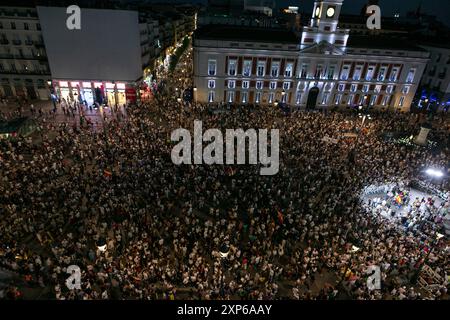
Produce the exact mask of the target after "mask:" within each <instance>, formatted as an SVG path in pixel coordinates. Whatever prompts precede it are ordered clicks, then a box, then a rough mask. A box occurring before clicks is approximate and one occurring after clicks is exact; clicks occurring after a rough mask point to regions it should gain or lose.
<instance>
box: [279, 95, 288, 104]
mask: <svg viewBox="0 0 450 320" xmlns="http://www.w3.org/2000/svg"><path fill="white" fill-rule="evenodd" d="M287 98H288V95H287V94H283V95H282V96H281V102H283V103H286V102H287Z"/></svg>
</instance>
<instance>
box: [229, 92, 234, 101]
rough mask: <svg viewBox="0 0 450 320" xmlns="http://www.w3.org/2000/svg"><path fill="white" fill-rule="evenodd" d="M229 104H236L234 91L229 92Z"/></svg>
mask: <svg viewBox="0 0 450 320" xmlns="http://www.w3.org/2000/svg"><path fill="white" fill-rule="evenodd" d="M228 102H229V103H232V102H234V91H228Z"/></svg>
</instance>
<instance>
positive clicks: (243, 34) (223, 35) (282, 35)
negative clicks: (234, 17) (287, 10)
mask: <svg viewBox="0 0 450 320" xmlns="http://www.w3.org/2000/svg"><path fill="white" fill-rule="evenodd" d="M194 38H196V39H202V40H230V41H248V42H268V43H273V42H276V43H289V44H298V43H299V39H298V38H297V36H296V35H295V33H293V32H292V31H290V30H287V29H281V28H280V29H277V28H257V27H245V28H242V27H240V26H232V25H205V26H202V27H200V28H198V29H197V30H196V31H195V33H194Z"/></svg>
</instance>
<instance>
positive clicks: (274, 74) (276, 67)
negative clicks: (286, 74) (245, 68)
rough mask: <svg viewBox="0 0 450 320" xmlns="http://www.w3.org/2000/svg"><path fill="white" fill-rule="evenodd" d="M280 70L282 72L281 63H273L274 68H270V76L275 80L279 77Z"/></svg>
mask: <svg viewBox="0 0 450 320" xmlns="http://www.w3.org/2000/svg"><path fill="white" fill-rule="evenodd" d="M279 70H280V63H279V62H273V63H272V66H271V68H270V75H271V76H272V77H273V78H276V77H278V72H279Z"/></svg>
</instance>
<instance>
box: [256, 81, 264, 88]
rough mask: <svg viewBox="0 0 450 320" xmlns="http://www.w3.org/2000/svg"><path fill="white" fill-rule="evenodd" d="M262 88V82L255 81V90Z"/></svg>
mask: <svg viewBox="0 0 450 320" xmlns="http://www.w3.org/2000/svg"><path fill="white" fill-rule="evenodd" d="M262 88H263V82H262V81H256V89H258V90H261V89H262Z"/></svg>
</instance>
